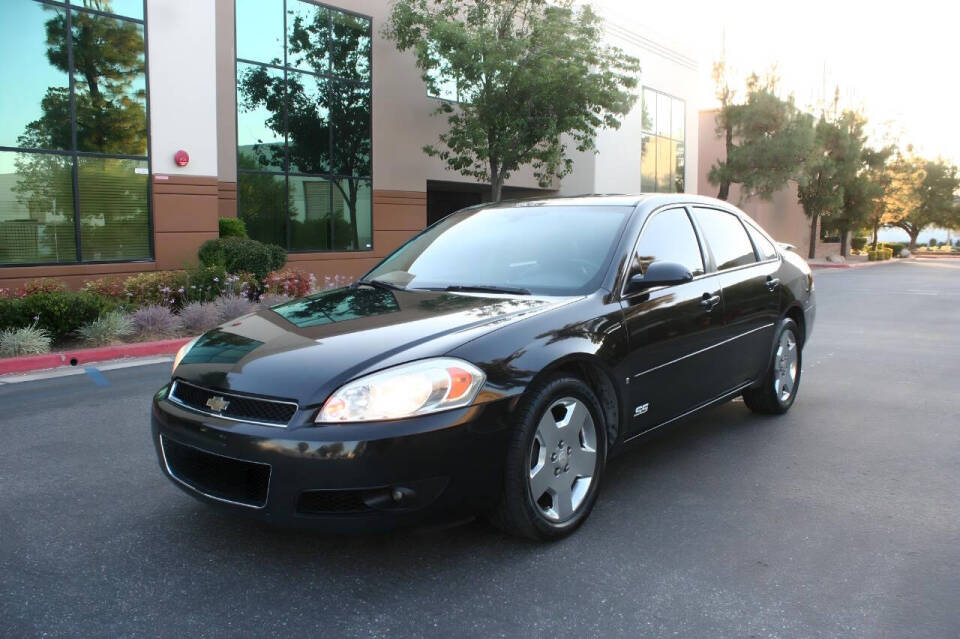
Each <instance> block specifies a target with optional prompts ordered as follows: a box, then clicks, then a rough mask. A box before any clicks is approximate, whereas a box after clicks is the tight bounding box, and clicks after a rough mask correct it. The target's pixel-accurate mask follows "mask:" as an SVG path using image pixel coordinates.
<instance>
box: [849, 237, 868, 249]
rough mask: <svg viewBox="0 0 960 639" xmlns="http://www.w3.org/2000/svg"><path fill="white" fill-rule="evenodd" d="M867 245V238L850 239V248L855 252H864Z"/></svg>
mask: <svg viewBox="0 0 960 639" xmlns="http://www.w3.org/2000/svg"><path fill="white" fill-rule="evenodd" d="M866 245H867V238H865V237H854V238H851V239H850V248H852V249H853V250H854V251H862V250H863V247H865V246H866Z"/></svg>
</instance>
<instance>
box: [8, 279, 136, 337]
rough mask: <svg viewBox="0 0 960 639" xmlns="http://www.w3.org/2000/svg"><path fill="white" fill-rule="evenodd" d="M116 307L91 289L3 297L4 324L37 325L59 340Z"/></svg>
mask: <svg viewBox="0 0 960 639" xmlns="http://www.w3.org/2000/svg"><path fill="white" fill-rule="evenodd" d="M116 307H117V302H116V301H115V300H111V299H109V298H106V297H103V296H100V295H96V294H94V293H89V292H83V291H81V292H79V293H73V292H69V291H59V292H51V293H35V294H33V295H28V296H27V297H24V298H22V299H3V300H0V326H4V327H10V328H24V327H27V326H31V325H35V326H36V327H38V328H41V329H43V330H44V331H46V332H47V333H48V334H49V335H50V337H51V338H52V339H53V340H55V341H56V340H61V339H64V338H66V337H69V336H70V335H72V334H73V333H74V332H75V331H76V330H77V329H78V328H80V327H81V326H83V325H84V324H87V323H89V322H92V321H93V320H95V319H97V318H98V317H100V315H102V314H104V313H107V312H109V311H112V310H114V309H115V308H116Z"/></svg>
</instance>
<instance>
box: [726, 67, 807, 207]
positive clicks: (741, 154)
mask: <svg viewBox="0 0 960 639" xmlns="http://www.w3.org/2000/svg"><path fill="white" fill-rule="evenodd" d="M713 77H714V81H715V82H716V85H717V99H718V100H719V101H720V110H719V112H718V113H717V118H716V123H717V129H716V132H717V135H718V136H720V137H722V138H723V141H724V151H725V157H724V159H722V160H717V162H716V163H715V164H714V165H713V166H712V167H711V168H710V173H709V174H708V176H707V179H708V180H709V181H710V183H711V184H713V185H718V186H719V187H720V190H719V192H718V193H717V197H718V198H719V199H721V200H726V199H727V198H728V197H729V195H730V185H731V184H741V185H742V186H743V189H744V192H745V194H746V195H757V196H759V197H761V198H764V199H769V198H770V197H772V196H773V194H774V193H775V192H776V191H778V190H780V189H781V188H783V187H784V186H786V184H787V182H788V181H789V180H791V179H796V178H797V174H798V171H799V170H800V167H801V165H802V164H803V162H804V160H805V159H806V158H807V156H808V155H809V153H810V149H811V147H812V144H813V126H812V118H811V117H810V116H809V115H808V114H806V113H803V112H801V111H800V110H799V109H797V107H796V105H795V104H794V103H793V98H792V97H790V98H788V99H786V100H784V99H781V98H780V97H779V96H778V95H777V78H776V76H775V75H774V74H773V73H770V74H768V75H767V76H766V77H765V78H763V79H761V78H760V77H759V76H758V75H757V74H755V73H754V74H751V75H750V77H749V78H748V79H747V86H746V89H747V91H746V96H745V99H744V101H743V102H742V103H736V102H735V101H734V98H735V95H736V92H735V91H734V90H733V89H731V88H730V82H729V77H728V71H727V67H726V62H724V61H720V62H717V63H715V64H714V68H713Z"/></svg>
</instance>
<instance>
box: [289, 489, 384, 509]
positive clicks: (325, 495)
mask: <svg viewBox="0 0 960 639" xmlns="http://www.w3.org/2000/svg"><path fill="white" fill-rule="evenodd" d="M364 510H370V507H369V506H367V504H366V503H364V501H363V494H362V493H361V492H360V491H359V490H307V491H304V492H302V493H300V499H299V500H298V501H297V512H298V513H302V514H305V515H323V514H328V513H334V514H339V513H356V512H362V511H364Z"/></svg>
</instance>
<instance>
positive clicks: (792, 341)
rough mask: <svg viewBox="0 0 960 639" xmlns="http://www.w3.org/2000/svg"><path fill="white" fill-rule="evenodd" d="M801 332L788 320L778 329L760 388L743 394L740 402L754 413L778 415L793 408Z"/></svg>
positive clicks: (798, 379) (798, 386)
mask: <svg viewBox="0 0 960 639" xmlns="http://www.w3.org/2000/svg"><path fill="white" fill-rule="evenodd" d="M800 351H801V343H800V329H799V327H798V326H797V323H796V322H794V321H793V320H792V319H790V318H786V319H784V320H783V321H782V322H780V325H779V326H778V327H777V332H776V341H775V342H774V348H773V357H772V359H771V361H770V365H769V367H768V368H767V372H766V373H765V374H764V377H763V380H761V382H760V384H759V385H758V386H756V387H753V388H748V389H747V390H745V391H743V401H744V403H745V404H746V405H747V407H748V408H749V409H750V410H752V411H754V412H756V413H765V414H770V415H780V414H783V413H785V412H787V411H788V410H790V407H791V406H793V402H794V400H795V399H796V398H797V391H798V390H799V388H800V364H801V352H800Z"/></svg>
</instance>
